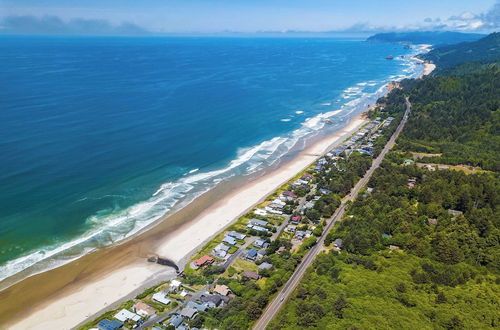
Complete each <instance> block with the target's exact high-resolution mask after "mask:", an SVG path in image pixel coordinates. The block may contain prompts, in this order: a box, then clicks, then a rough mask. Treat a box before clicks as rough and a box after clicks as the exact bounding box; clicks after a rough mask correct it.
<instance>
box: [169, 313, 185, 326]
mask: <svg viewBox="0 0 500 330" xmlns="http://www.w3.org/2000/svg"><path fill="white" fill-rule="evenodd" d="M182 323H184V320H183V319H182V317H181V316H180V315H174V316H173V317H172V318H171V319H170V322H168V325H171V326H173V327H174V328H176V329H177V328H178V327H179V326H180V325H181V324H182Z"/></svg>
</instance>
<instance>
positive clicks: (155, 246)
mask: <svg viewBox="0 0 500 330" xmlns="http://www.w3.org/2000/svg"><path fill="white" fill-rule="evenodd" d="M412 60H416V61H417V62H420V61H421V63H422V64H423V65H424V69H423V72H422V74H421V75H420V76H419V78H421V77H423V76H425V75H427V74H429V73H430V72H432V70H433V69H434V68H435V65H433V64H431V63H425V62H423V61H422V60H420V59H417V58H413V59H412ZM426 64H428V65H431V67H427V68H428V69H427V70H426ZM432 66H433V67H432ZM386 87H388V85H386ZM367 110H368V109H365V110H364V111H367ZM362 116H363V114H359V115H357V116H354V117H353V118H351V119H350V120H349V121H348V122H347V123H346V124H345V125H344V127H342V128H339V129H338V130H337V131H336V132H334V133H332V134H329V135H327V136H324V137H322V138H319V139H318V140H317V141H315V142H314V143H311V145H310V146H308V147H306V148H305V149H303V150H302V151H300V152H298V153H297V154H296V155H295V156H294V157H293V158H291V157H290V156H289V157H284V159H283V160H282V161H280V162H279V164H278V165H277V166H276V167H273V168H271V169H270V170H269V171H268V172H265V171H262V172H260V173H257V174H255V175H251V176H249V177H247V178H239V179H236V180H235V182H232V183H228V182H226V183H222V184H220V186H218V187H216V188H214V189H212V190H211V191H209V192H207V193H204V194H202V195H201V196H199V197H197V198H196V199H195V200H194V201H192V202H191V203H190V204H188V205H187V206H185V207H184V208H182V209H180V210H179V211H177V212H176V213H174V214H167V215H165V216H163V217H162V218H161V220H160V221H159V223H158V224H157V225H156V226H152V227H149V228H147V229H146V230H144V231H143V232H142V233H140V234H138V235H137V236H133V237H131V238H130V239H128V240H126V241H124V242H121V243H120V244H117V245H114V246H110V247H107V248H104V249H102V250H98V251H96V252H93V253H90V254H88V255H85V256H83V257H81V258H79V259H77V260H75V261H72V262H70V263H68V264H66V265H63V266H61V267H58V268H55V269H52V270H49V271H46V272H43V273H40V274H37V275H33V276H31V277H28V278H26V279H24V280H21V281H20V282H18V283H16V284H14V285H12V286H10V287H9V288H7V289H5V290H3V291H1V292H0V298H1V299H2V301H7V299H9V298H10V300H11V301H12V300H13V299H14V301H13V303H12V304H9V305H8V306H2V307H0V324H4V325H5V326H6V327H9V328H13V329H38V328H40V329H41V328H43V329H46V328H68V324H72V325H73V326H76V325H77V324H78V325H81V324H82V323H85V322H86V320H87V319H88V318H90V317H93V316H97V315H99V314H101V313H102V312H103V311H104V310H107V309H110V308H111V307H113V306H117V305H119V304H120V303H121V302H122V301H124V300H126V299H129V298H132V297H134V296H135V295H136V294H137V293H139V292H142V291H143V290H145V289H146V288H148V287H150V286H152V285H154V284H155V283H158V282H161V281H164V280H168V279H171V278H173V277H175V276H176V274H175V271H174V270H173V269H172V268H168V267H165V266H160V265H157V264H152V263H148V262H146V258H147V257H148V256H150V255H152V254H156V255H160V256H161V257H167V258H170V259H172V260H173V261H174V262H175V263H176V264H177V265H178V266H179V268H180V269H182V268H183V267H184V265H185V264H186V262H187V261H188V260H189V258H190V256H192V254H193V253H195V252H196V251H197V250H198V249H200V248H201V247H202V246H203V245H204V244H205V243H206V242H207V241H209V240H210V239H211V238H212V237H213V236H215V235H217V234H218V233H219V232H220V231H221V230H223V229H224V228H225V227H227V226H229V225H230V224H231V223H233V222H234V221H235V220H236V219H237V218H238V217H239V216H241V215H242V214H244V213H246V212H247V211H248V210H249V209H251V208H252V207H253V206H254V205H255V204H258V203H259V202H260V201H262V200H263V199H265V198H266V197H267V196H268V195H269V194H271V193H273V192H274V190H275V189H276V188H278V187H280V186H281V185H282V184H284V183H285V182H287V181H288V180H290V179H291V178H293V177H294V176H295V175H296V174H297V173H299V172H300V171H302V170H304V169H305V168H307V167H308V166H309V165H310V164H311V163H313V162H314V161H316V160H317V158H319V157H320V156H321V155H322V154H324V153H325V152H327V151H329V150H331V149H332V148H333V146H334V145H336V144H339V143H341V142H343V141H344V140H345V139H346V138H347V137H349V136H350V135H351V134H352V133H354V132H355V131H356V130H358V129H359V128H360V127H362V126H363V125H364V124H365V123H366V122H367V120H366V119H364V118H362ZM167 218H168V221H165V219H167ZM54 279H57V280H54ZM3 305H7V304H3ZM14 318H15V319H14ZM0 328H3V326H0Z"/></svg>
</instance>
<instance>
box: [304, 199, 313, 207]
mask: <svg viewBox="0 0 500 330" xmlns="http://www.w3.org/2000/svg"><path fill="white" fill-rule="evenodd" d="M313 207H314V202H313V201H309V202H307V203H305V204H304V208H305V209H312V208H313Z"/></svg>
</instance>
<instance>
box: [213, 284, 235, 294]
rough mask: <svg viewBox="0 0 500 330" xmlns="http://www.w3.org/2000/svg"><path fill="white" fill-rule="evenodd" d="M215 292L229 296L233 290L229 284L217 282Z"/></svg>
mask: <svg viewBox="0 0 500 330" xmlns="http://www.w3.org/2000/svg"><path fill="white" fill-rule="evenodd" d="M214 292H215V293H218V294H220V295H223V296H227V295H228V294H229V293H230V292H231V290H230V289H229V287H228V286H227V285H224V284H217V285H216V286H215V288H214Z"/></svg>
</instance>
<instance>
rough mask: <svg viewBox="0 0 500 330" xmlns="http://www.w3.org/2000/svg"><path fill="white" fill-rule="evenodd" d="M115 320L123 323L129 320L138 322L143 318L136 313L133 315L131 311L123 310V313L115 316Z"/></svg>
mask: <svg viewBox="0 0 500 330" xmlns="http://www.w3.org/2000/svg"><path fill="white" fill-rule="evenodd" d="M115 319H117V320H118V321H121V322H127V321H128V320H132V321H135V322H137V321H139V320H140V319H141V317H140V316H139V315H137V314H136V313H132V312H131V311H128V310H126V309H122V310H121V311H119V312H118V313H116V314H115Z"/></svg>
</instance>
